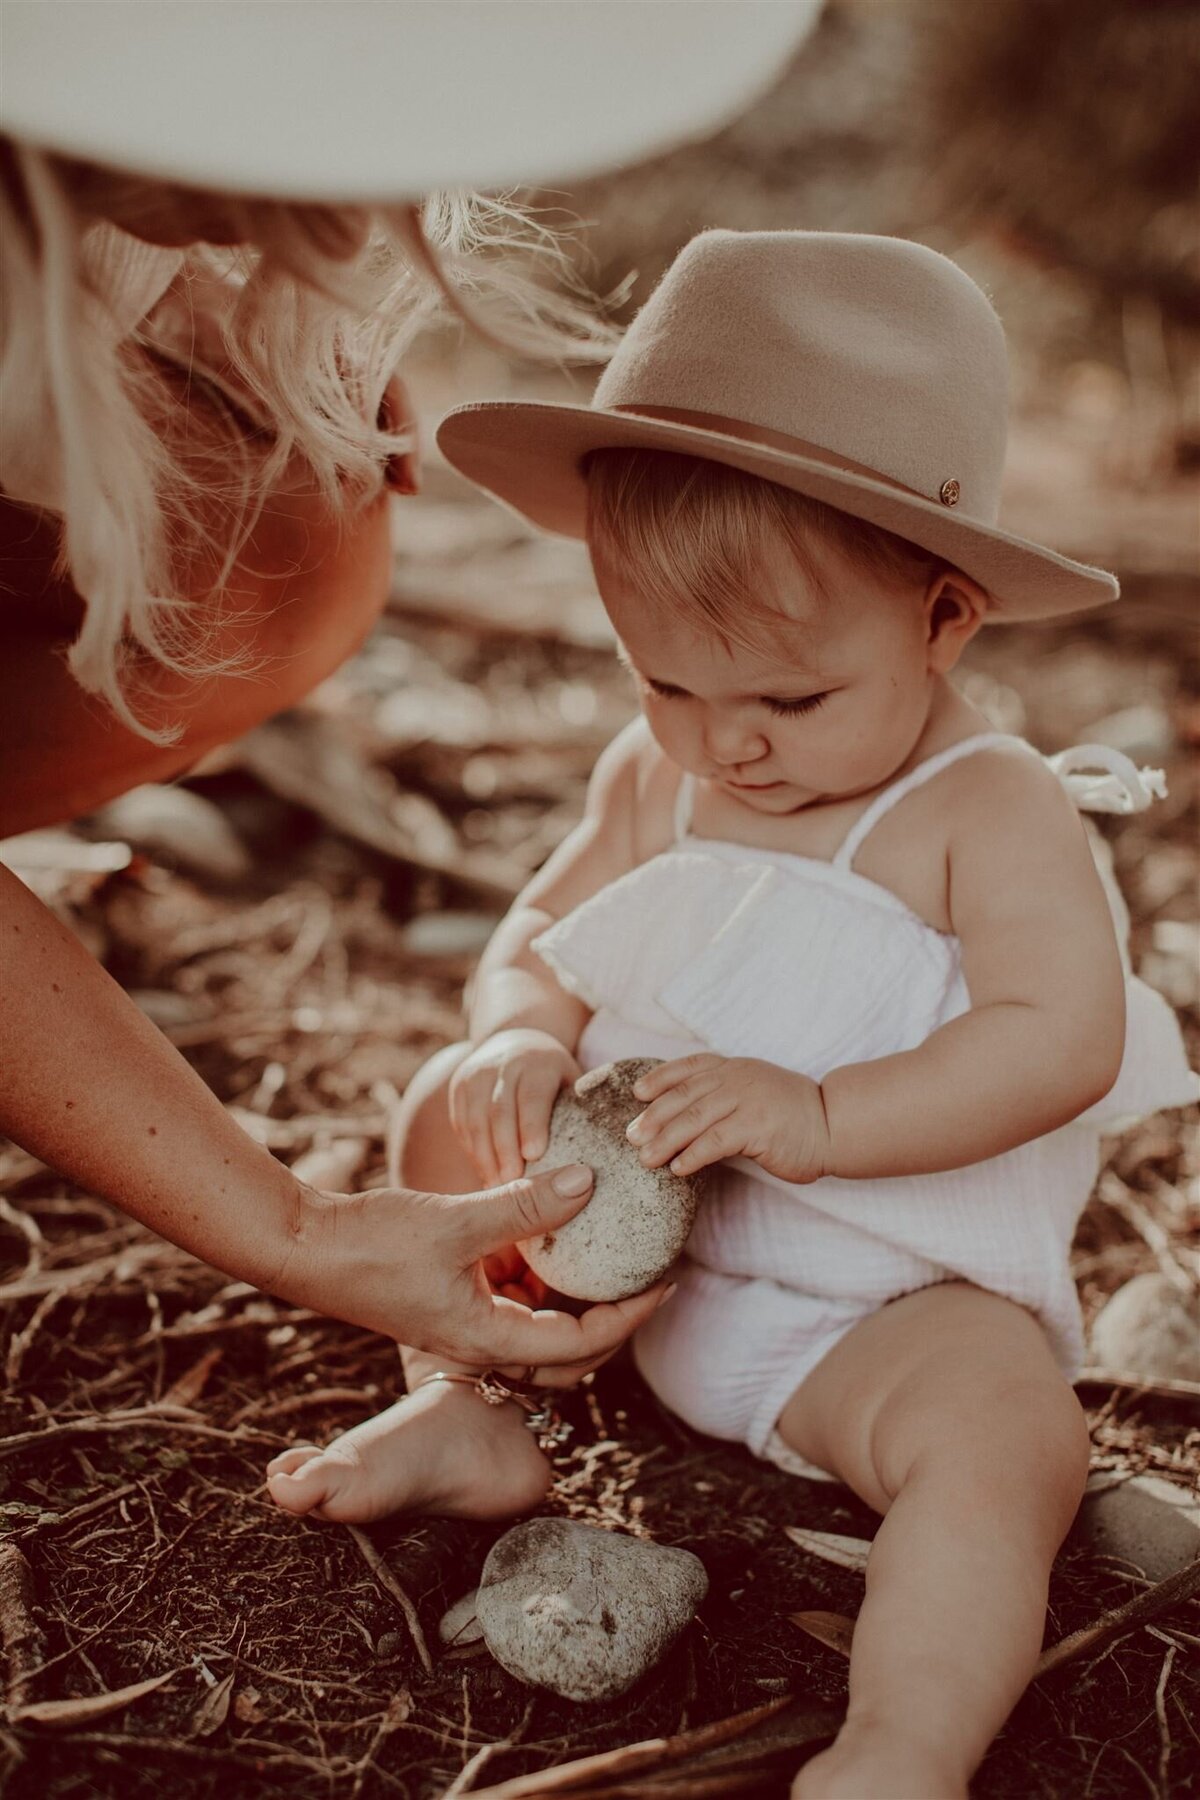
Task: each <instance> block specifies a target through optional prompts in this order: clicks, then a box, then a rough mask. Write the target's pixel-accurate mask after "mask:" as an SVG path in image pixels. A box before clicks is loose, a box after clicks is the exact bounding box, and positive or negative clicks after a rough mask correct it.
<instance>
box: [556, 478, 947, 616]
mask: <svg viewBox="0 0 1200 1800" xmlns="http://www.w3.org/2000/svg"><path fill="white" fill-rule="evenodd" d="M584 475H585V479H586V481H587V489H588V520H587V537H588V547H589V549H590V550H591V552H592V554H593V556H594V557H597V558H599V559H602V560H603V561H604V563H605V564H606V565H607V566H608V567H609V568H610V569H612V570H613V572H614V573H615V574H616V575H618V576H619V577H620V578H621V579H622V580H623V581H624V582H625V583H626V584H627V585H628V586H629V588H630V589H631V590H632V591H633V592H634V593H635V594H637V595H638V596H639V597H640V598H642V599H644V600H646V601H647V602H648V603H649V604H652V605H660V606H663V607H666V608H667V609H669V610H670V611H671V612H673V613H675V614H676V615H679V616H682V617H684V618H686V619H688V620H690V621H692V622H697V621H701V620H702V621H704V622H706V623H707V624H708V625H710V626H711V627H712V628H713V629H715V630H716V631H717V632H718V633H719V634H720V636H721V637H722V638H723V639H726V640H727V641H728V642H730V643H735V644H739V645H742V646H744V647H746V648H751V649H758V648H760V647H761V645H762V641H763V637H764V634H767V635H768V636H770V635H772V634H777V633H778V632H780V631H781V630H786V629H787V628H788V627H789V626H792V625H795V624H796V623H798V622H803V621H804V620H807V619H809V618H811V617H812V615H813V612H814V610H815V609H817V608H819V607H820V606H822V605H823V604H824V603H826V602H828V601H830V600H832V599H833V598H834V592H833V590H832V588H831V581H830V576H831V570H830V566H829V563H828V560H827V557H826V556H823V555H822V551H825V552H828V551H830V550H832V551H833V552H834V553H835V554H836V555H838V556H841V557H844V558H845V559H846V560H847V561H848V562H850V563H852V564H853V565H855V566H856V567H858V568H860V569H864V570H869V571H871V572H872V573H874V574H877V575H880V576H882V577H884V578H885V579H887V580H889V581H896V582H904V583H909V582H912V583H923V582H925V581H927V580H928V579H929V578H930V576H931V575H932V574H933V573H934V572H935V570H937V569H938V568H940V567H944V566H945V565H944V564H943V563H942V561H941V559H940V558H938V557H935V556H934V555H933V554H932V553H931V552H930V551H927V550H923V549H922V548H921V547H920V546H919V545H916V544H912V543H910V542H909V541H908V540H907V539H906V538H902V537H897V536H896V535H895V533H893V532H890V531H884V530H883V529H882V528H881V527H880V526H876V525H871V524H868V523H867V521H866V520H864V519H856V518H854V517H853V516H852V515H851V514H849V513H844V512H842V511H841V510H840V509H839V508H837V507H834V506H828V505H826V504H825V502H823V501H821V500H814V499H811V498H810V497H809V496H808V495H807V494H799V493H796V492H794V491H793V490H792V489H791V488H785V487H779V486H778V485H777V484H776V483H775V482H773V481H765V480H763V479H762V477H761V476H758V475H747V474H745V473H744V472H743V471H742V470H741V469H734V468H730V467H728V466H727V465H726V464H724V463H716V462H709V461H707V460H705V459H703V458H700V457H695V456H680V455H677V454H675V453H674V452H673V451H665V450H640V449H638V450H634V449H613V450H593V451H592V452H591V454H590V455H589V456H588V457H587V458H586V460H585V463H584ZM780 548H782V549H783V550H784V551H785V552H786V554H787V555H788V556H789V557H790V558H791V560H792V562H793V564H794V565H795V567H796V569H797V570H798V572H799V574H800V575H801V576H802V577H803V581H804V589H805V592H804V602H805V604H804V605H803V608H802V610H798V611H792V610H784V609H783V608H782V607H781V606H779V605H778V604H772V601H774V600H775V598H776V595H775V593H774V588H775V585H776V583H775V580H774V579H773V578H772V577H770V576H769V575H768V570H767V559H768V553H769V552H770V551H771V550H772V549H780ZM765 590H769V591H770V599H768V598H767V597H766V592H765Z"/></svg>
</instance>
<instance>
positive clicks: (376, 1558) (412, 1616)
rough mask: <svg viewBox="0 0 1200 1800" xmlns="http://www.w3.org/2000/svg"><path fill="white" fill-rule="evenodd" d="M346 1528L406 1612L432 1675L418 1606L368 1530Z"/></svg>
mask: <svg viewBox="0 0 1200 1800" xmlns="http://www.w3.org/2000/svg"><path fill="white" fill-rule="evenodd" d="M346 1530H347V1531H348V1532H349V1533H350V1536H351V1537H352V1538H353V1539H354V1542H355V1545H356V1546H357V1548H358V1552H359V1555H360V1556H361V1557H362V1559H363V1561H364V1562H365V1563H366V1565H367V1567H368V1568H369V1569H370V1571H371V1573H372V1575H374V1577H375V1579H376V1581H377V1582H378V1583H379V1585H380V1587H381V1588H384V1589H386V1591H387V1592H388V1593H389V1594H390V1595H391V1596H392V1599H393V1600H394V1601H395V1602H396V1605H397V1606H398V1607H399V1608H400V1611H401V1612H402V1613H403V1614H404V1620H405V1623H406V1625H407V1626H408V1633H409V1636H410V1637H411V1638H412V1641H413V1644H414V1645H415V1647H416V1652H417V1655H418V1657H419V1658H420V1661H421V1667H422V1668H423V1669H424V1671H425V1673H426V1674H427V1675H432V1674H433V1658H432V1656H430V1654H429V1645H428V1644H427V1643H426V1642H425V1633H424V1632H423V1631H422V1630H421V1621H420V1619H419V1618H418V1617H417V1609H416V1607H415V1606H414V1605H413V1603H412V1601H411V1600H410V1599H409V1597H408V1595H407V1594H406V1593H405V1591H404V1589H403V1588H402V1587H401V1585H400V1583H399V1582H398V1581H397V1579H396V1577H395V1576H394V1575H393V1574H392V1571H391V1570H390V1569H389V1568H388V1566H387V1564H386V1563H385V1562H384V1560H383V1558H382V1556H381V1555H380V1554H379V1552H378V1550H377V1549H376V1548H375V1546H374V1544H373V1543H372V1542H371V1540H370V1538H369V1537H368V1536H367V1534H366V1532H365V1531H360V1530H359V1528H358V1526H357V1525H347V1527H346Z"/></svg>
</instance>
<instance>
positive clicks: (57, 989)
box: [50, 981, 62, 994]
mask: <svg viewBox="0 0 1200 1800" xmlns="http://www.w3.org/2000/svg"><path fill="white" fill-rule="evenodd" d="M50 986H51V988H52V989H53V991H54V992H55V993H56V994H61V993H62V989H61V988H60V987H59V985H58V983H57V981H52V982H51V983H50Z"/></svg>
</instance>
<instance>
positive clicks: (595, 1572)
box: [475, 1519, 708, 1700]
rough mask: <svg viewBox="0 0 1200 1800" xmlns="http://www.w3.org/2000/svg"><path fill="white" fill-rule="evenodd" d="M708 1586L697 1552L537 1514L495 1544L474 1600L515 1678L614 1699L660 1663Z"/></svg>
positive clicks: (574, 1695)
mask: <svg viewBox="0 0 1200 1800" xmlns="http://www.w3.org/2000/svg"><path fill="white" fill-rule="evenodd" d="M707 1591H708V1577H707V1575H706V1574H705V1573H704V1565H703V1563H702V1562H701V1561H700V1559H699V1557H698V1556H693V1555H692V1553H691V1551H690V1550H673V1549H670V1548H668V1547H667V1546H665V1545H662V1544H651V1543H648V1542H646V1541H645V1540H644V1539H642V1538H628V1537H620V1536H618V1535H617V1534H616V1533H615V1532H612V1531H602V1530H600V1529H599V1527H597V1526H595V1525H578V1524H576V1523H575V1522H574V1521H572V1520H570V1519H531V1520H529V1521H528V1522H527V1523H526V1524H524V1525H514V1526H513V1528H512V1530H511V1531H506V1532H505V1534H504V1536H503V1537H502V1538H499V1539H498V1540H497V1542H496V1543H495V1544H493V1545H492V1548H491V1551H490V1553H489V1555H488V1558H487V1561H486V1562H485V1563H484V1565H483V1574H482V1576H481V1577H480V1582H479V1592H478V1594H477V1595H476V1597H475V1604H476V1614H477V1617H478V1619H479V1623H480V1624H481V1625H482V1627H483V1635H484V1639H485V1641H486V1643H487V1647H488V1649H489V1650H490V1651H491V1653H492V1655H493V1656H494V1657H495V1658H496V1661H497V1662H498V1663H500V1664H501V1666H502V1667H503V1668H505V1669H507V1670H508V1672H509V1674H510V1675H515V1676H516V1677H517V1678H518V1679H519V1680H520V1681H527V1682H529V1683H530V1684H531V1685H532V1686H534V1687H544V1688H549V1689H550V1691H551V1692H552V1693H555V1694H561V1695H563V1697H564V1698H565V1699H567V1700H610V1699H612V1697H613V1696H614V1695H615V1694H623V1693H624V1692H625V1690H626V1689H627V1688H630V1687H632V1686H633V1684H634V1682H635V1681H637V1680H638V1678H639V1677H640V1676H641V1675H643V1674H644V1673H645V1672H646V1670H647V1669H649V1668H651V1667H652V1666H653V1665H654V1664H655V1663H656V1662H657V1661H658V1660H659V1658H660V1657H661V1656H662V1655H663V1654H664V1652H665V1651H666V1650H667V1649H668V1648H669V1646H670V1645H671V1644H672V1643H673V1642H674V1640H675V1639H676V1638H677V1637H678V1636H679V1633H680V1632H681V1631H682V1630H683V1629H684V1627H685V1626H686V1625H687V1624H688V1623H689V1622H690V1620H691V1619H692V1618H693V1616H694V1614H695V1611H696V1608H697V1607H698V1606H699V1604H700V1602H701V1600H703V1598H704V1596H705V1594H706V1593H707Z"/></svg>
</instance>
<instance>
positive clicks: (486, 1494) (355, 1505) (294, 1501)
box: [267, 1381, 550, 1525]
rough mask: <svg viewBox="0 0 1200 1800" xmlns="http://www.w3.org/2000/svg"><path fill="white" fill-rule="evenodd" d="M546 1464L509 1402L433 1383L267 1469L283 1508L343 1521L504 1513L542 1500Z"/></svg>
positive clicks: (286, 1455) (269, 1483)
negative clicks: (322, 1446) (417, 1514)
mask: <svg viewBox="0 0 1200 1800" xmlns="http://www.w3.org/2000/svg"><path fill="white" fill-rule="evenodd" d="M549 1485H550V1464H549V1462H548V1461H547V1460H546V1458H545V1457H544V1456H543V1455H542V1452H541V1451H540V1450H539V1449H538V1447H537V1444H536V1443H535V1442H534V1439H533V1437H532V1435H531V1433H530V1432H529V1430H528V1428H527V1427H526V1425H525V1424H524V1420H523V1415H522V1413H521V1412H520V1411H519V1409H518V1408H517V1407H516V1406H514V1405H512V1404H511V1403H506V1404H505V1405H503V1406H489V1405H488V1403H487V1402H486V1401H485V1400H484V1399H483V1397H482V1395H480V1394H479V1393H477V1392H476V1391H475V1390H474V1389H473V1388H470V1387H466V1386H464V1385H462V1384H460V1383H457V1382H455V1383H451V1382H440V1381H438V1382H431V1383H430V1384H429V1385H428V1386H426V1387H422V1388H419V1389H418V1390H417V1392H416V1393H414V1394H406V1395H405V1396H404V1398H403V1399H402V1400H397V1402H396V1404H395V1405H394V1406H389V1407H388V1408H387V1410H386V1411H385V1412H381V1413H377V1414H376V1416H375V1417H374V1418H373V1419H365V1420H364V1421H363V1423H362V1424H361V1425H356V1426H355V1427H354V1428H353V1430H351V1431H347V1432H345V1433H344V1434H343V1435H342V1436H341V1437H339V1438H335V1439H334V1441H333V1442H332V1443H331V1444H329V1445H327V1446H326V1448H325V1449H324V1450H318V1449H317V1448H316V1446H315V1445H312V1444H298V1445H296V1446H294V1447H293V1448H292V1449H290V1450H285V1451H283V1453H282V1454H281V1455H279V1456H276V1457H274V1458H273V1459H272V1461H271V1462H270V1463H268V1465H267V1488H268V1491H269V1493H270V1495H271V1498H272V1499H273V1500H274V1502H275V1504H276V1505H277V1506H280V1507H282V1508H283V1510H284V1511H285V1512H290V1513H299V1514H304V1513H313V1514H315V1515H316V1516H317V1517H318V1518H321V1519H331V1520H334V1521H336V1522H337V1523H338V1524H349V1525H366V1524H369V1523H370V1522H371V1520H373V1519H382V1518H386V1517H387V1515H388V1514H389V1513H394V1512H402V1511H409V1512H424V1513H440V1514H442V1515H443V1516H445V1517H447V1518H455V1519H507V1518H510V1517H512V1515H513V1514H515V1513H521V1512H526V1511H528V1509H529V1508H530V1507H531V1506H536V1505H537V1503H538V1501H539V1500H541V1498H542V1497H543V1495H544V1494H545V1492H546V1489H547V1488H548V1487H549Z"/></svg>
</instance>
